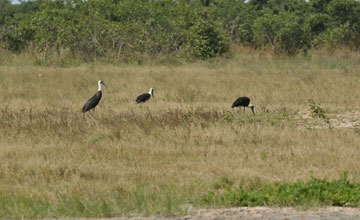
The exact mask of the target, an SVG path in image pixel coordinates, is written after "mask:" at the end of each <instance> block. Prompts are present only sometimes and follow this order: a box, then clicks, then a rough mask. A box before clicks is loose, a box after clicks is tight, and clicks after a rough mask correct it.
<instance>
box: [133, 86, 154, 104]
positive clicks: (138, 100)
mask: <svg viewBox="0 0 360 220" xmlns="http://www.w3.org/2000/svg"><path fill="white" fill-rule="evenodd" d="M151 96H152V97H154V89H153V88H150V90H149V92H148V93H144V94H141V95H139V96H138V97H137V98H136V104H138V103H141V102H146V101H147V100H149V99H150V97H151Z"/></svg>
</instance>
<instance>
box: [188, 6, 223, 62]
mask: <svg viewBox="0 0 360 220" xmlns="http://www.w3.org/2000/svg"><path fill="white" fill-rule="evenodd" d="M186 40H187V44H186V46H185V47H186V51H189V53H190V54H191V55H193V56H195V57H199V58H203V59H204V58H210V57H216V56H219V55H221V54H223V53H225V52H227V51H228V50H229V40H228V36H227V34H226V32H224V31H222V30H221V28H220V25H217V24H216V23H215V22H213V21H212V20H210V19H208V13H207V11H203V12H201V13H200V14H199V15H197V18H196V20H195V21H194V23H193V24H192V25H191V27H190V28H189V31H188V32H187V38H186Z"/></svg>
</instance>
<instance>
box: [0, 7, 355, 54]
mask: <svg viewBox="0 0 360 220" xmlns="http://www.w3.org/2000/svg"><path fill="white" fill-rule="evenodd" d="M232 44H240V45H248V46H251V47H254V48H264V47H265V48H267V47H270V48H272V49H273V50H274V51H276V52H281V53H286V54H290V55H292V54H296V53H298V52H299V51H302V50H304V51H306V50H307V49H309V48H313V47H324V46H326V47H338V46H344V45H346V46H350V47H352V48H355V49H358V48H359V46H360V2H359V1H357V0H310V1H305V0H249V1H244V0H161V1H160V0H159V1H158V0H87V1H84V0H35V1H23V2H22V3H21V4H11V1H10V0H0V45H1V46H2V47H4V48H6V49H8V50H12V51H16V52H19V51H22V50H24V49H29V48H30V50H36V51H42V52H45V53H46V52H47V51H64V50H65V51H68V52H69V53H72V54H76V55H82V56H84V57H87V58H90V59H92V58H94V57H99V56H101V57H109V58H121V57H122V58H126V57H132V56H137V55H142V54H147V55H149V56H154V55H159V54H163V55H169V56H175V57H191V58H193V57H197V58H208V57H214V56H219V55H222V54H224V53H226V52H227V51H228V50H229V47H230V45H232Z"/></svg>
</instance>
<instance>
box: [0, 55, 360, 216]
mask: <svg viewBox="0 0 360 220" xmlns="http://www.w3.org/2000/svg"><path fill="white" fill-rule="evenodd" d="M239 51H240V52H238V53H237V54H236V55H235V56H234V57H233V58H231V59H224V60H223V59H221V60H212V61H207V62H200V61H199V62H194V63H190V64H184V65H154V64H146V65H125V64H119V65H113V64H103V63H89V64H79V65H77V66H68V67H59V66H58V65H54V66H36V65H33V64H32V60H31V59H30V58H28V57H25V58H24V57H23V56H22V55H17V56H15V55H11V56H13V57H12V58H11V59H10V58H9V59H7V60H6V61H3V62H2V63H3V64H2V65H1V66H0V100H1V106H0V149H1V150H0V160H1V164H0V166H1V168H0V216H1V217H3V218H21V217H28V218H30V217H33V218H40V217H59V216H61V217H112V216H122V215H132V214H141V215H179V214H184V213H186V209H185V208H184V207H186V206H184V205H186V204H189V203H190V204H193V205H194V206H196V205H201V204H203V203H202V202H201V199H200V198H202V197H203V196H204V195H206V194H207V193H208V191H209V189H211V188H212V187H213V185H214V184H216V183H218V181H219V179H221V178H223V177H226V178H229V179H231V180H232V181H234V182H235V183H234V184H240V183H241V184H242V186H244V187H247V186H252V185H254V183H256V184H257V185H259V186H261V185H264V184H267V183H272V182H275V181H278V182H284V183H288V182H294V181H297V180H302V181H306V180H309V179H310V178H311V177H312V176H315V177H318V178H324V177H326V178H328V179H329V180H333V179H337V178H339V177H340V176H341V175H342V173H343V172H344V171H347V172H348V178H349V180H350V181H360V172H359V170H358V167H359V166H360V160H359V158H360V150H359V144H358V143H360V132H359V128H358V127H355V128H353V129H341V128H331V129H329V128H328V127H326V126H325V127H323V128H322V129H314V128H313V127H312V126H310V125H311V124H312V123H317V122H316V121H314V120H315V119H314V120H312V119H309V120H308V119H304V118H302V117H301V113H302V112H308V111H309V110H310V107H309V105H308V99H310V98H311V99H313V100H315V101H317V102H321V106H322V108H324V109H325V110H326V112H327V113H328V114H329V115H331V114H340V113H347V112H358V111H359V106H360V99H359V94H360V86H359V85H360V84H359V80H360V71H359V70H360V68H359V67H360V62H359V61H360V56H359V54H357V53H355V52H351V51H346V50H339V51H335V52H333V53H332V54H329V53H328V52H326V51H313V52H311V53H310V55H308V56H307V57H302V56H299V57H293V58H287V57H273V56H271V54H267V53H260V52H254V51H251V50H248V49H246V48H240V49H239ZM324 53H325V54H326V53H327V54H326V55H323V54H324ZM100 79H101V80H104V82H105V83H106V84H107V86H106V87H105V88H104V91H103V99H102V100H101V102H100V104H99V106H98V107H97V108H96V111H91V112H88V113H86V114H82V113H81V111H80V110H81V107H82V105H83V104H84V103H85V101H86V100H87V99H88V98H89V97H90V96H92V95H93V94H94V93H95V92H96V90H97V81H98V80H100ZM150 87H152V88H154V89H155V92H154V95H155V98H154V99H152V100H150V101H149V102H148V103H145V104H141V105H135V98H136V96H137V95H139V94H141V93H143V92H146V91H148V89H149V88H150ZM245 95H246V96H249V97H250V98H251V100H252V103H253V104H254V105H255V112H256V115H255V116H253V115H252V114H251V112H250V111H247V112H246V115H245V117H243V116H242V114H240V113H239V112H237V111H236V110H234V109H231V108H230V106H231V104H232V102H233V101H234V100H235V99H236V98H237V97H239V96H245ZM329 117H330V122H331V116H329Z"/></svg>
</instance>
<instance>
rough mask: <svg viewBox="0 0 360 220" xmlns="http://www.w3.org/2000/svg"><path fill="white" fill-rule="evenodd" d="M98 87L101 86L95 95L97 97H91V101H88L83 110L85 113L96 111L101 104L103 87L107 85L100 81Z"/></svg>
mask: <svg viewBox="0 0 360 220" xmlns="http://www.w3.org/2000/svg"><path fill="white" fill-rule="evenodd" d="M98 85H99V89H98V91H97V92H96V93H95V95H94V96H93V97H91V98H90V99H89V100H87V102H86V103H85V105H84V107H83V108H82V112H83V113H85V112H87V111H89V110H90V109H95V107H96V106H97V104H99V102H100V99H101V96H102V91H101V85H104V86H105V83H104V82H103V81H102V80H99V81H98Z"/></svg>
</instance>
